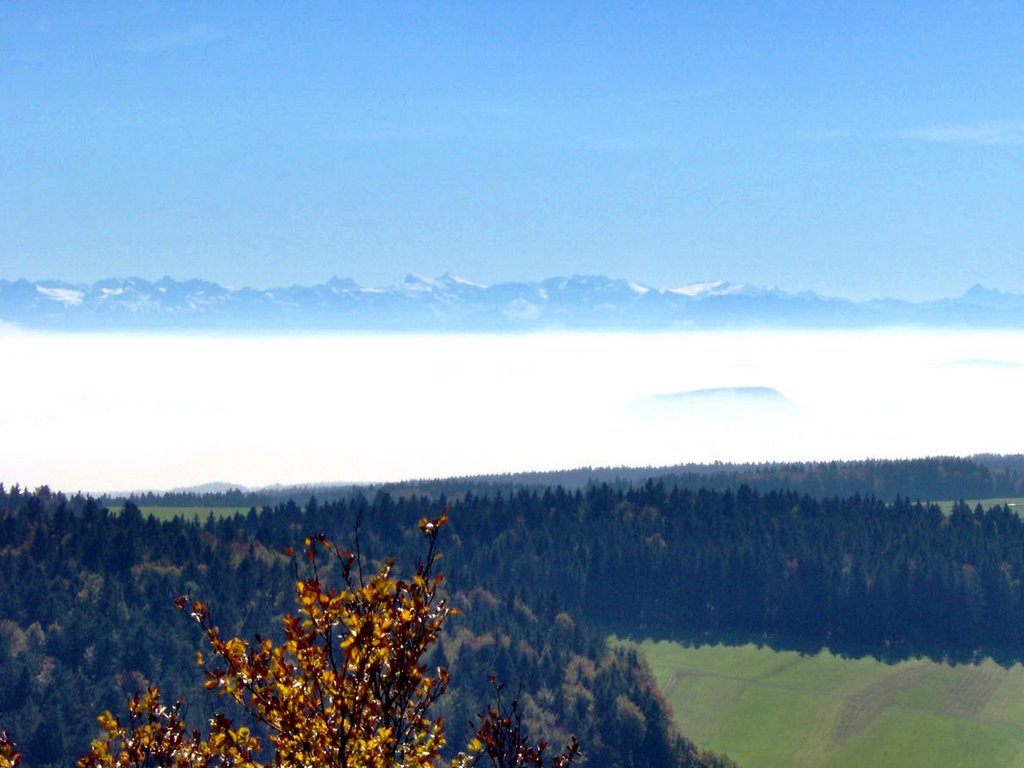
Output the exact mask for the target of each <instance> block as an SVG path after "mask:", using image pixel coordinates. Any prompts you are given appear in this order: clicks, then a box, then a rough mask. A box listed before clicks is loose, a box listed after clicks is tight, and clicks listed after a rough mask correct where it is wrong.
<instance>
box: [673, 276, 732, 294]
mask: <svg viewBox="0 0 1024 768" xmlns="http://www.w3.org/2000/svg"><path fill="white" fill-rule="evenodd" d="M745 289H746V286H744V285H742V284H738V283H728V282H726V281H725V280H711V281H710V282H706V283H689V284H687V285H684V286H681V287H679V288H669V289H668V292H669V293H675V294H677V295H679V296H689V297H690V298H697V297H699V296H732V295H735V294H737V293H742V292H744V290H745Z"/></svg>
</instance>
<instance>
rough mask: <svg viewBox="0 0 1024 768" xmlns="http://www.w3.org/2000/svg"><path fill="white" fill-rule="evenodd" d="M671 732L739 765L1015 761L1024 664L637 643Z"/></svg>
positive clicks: (905, 766)
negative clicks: (675, 728) (665, 706)
mask: <svg viewBox="0 0 1024 768" xmlns="http://www.w3.org/2000/svg"><path fill="white" fill-rule="evenodd" d="M639 648H640V650H641V651H642V652H643V654H644V655H645V656H646V658H647V660H648V662H649V663H650V665H651V668H652V669H653V671H654V674H655V676H656V678H657V680H658V684H659V685H660V686H661V688H662V690H663V691H664V692H665V694H666V696H667V697H668V699H669V702H670V703H671V704H672V709H673V711H674V713H675V718H676V722H677V723H678V724H679V728H680V730H681V731H682V732H683V733H685V734H686V735H687V736H689V737H690V738H692V739H693V740H694V741H696V742H697V744H699V745H700V746H701V747H703V748H705V749H712V750H714V751H716V752H724V753H726V754H728V755H730V756H731V757H732V758H733V759H735V760H737V761H738V762H739V763H740V765H741V766H743V768H796V767H797V766H825V767H827V768H854V767H855V766H856V767H857V768H864V767H865V766H879V767H882V766H886V767H887V766H898V767H900V768H915V767H920V768H932V767H933V766H943V768H958V767H960V766H963V767H964V768H968V767H971V768H974V767H976V766H986V767H988V766H993V767H995V766H1021V767H1024V666H1021V665H1019V664H1018V665H1015V666H1013V667H1010V668H1008V669H1007V668H1004V667H1001V666H999V665H997V664H996V663H995V662H992V661H985V662H983V663H981V664H961V665H956V666H953V665H949V664H940V663H936V662H933V661H929V660H927V659H915V660H910V661H904V662H900V663H898V664H885V663H883V662H880V661H876V660H874V659H871V658H863V659H856V660H850V659H843V658H839V657H837V656H833V655H832V654H831V653H829V652H827V651H824V652H821V653H817V654H814V655H801V654H800V653H798V652H795V651H781V652H780V651H773V650H771V649H768V648H758V647H757V646H754V645H743V646H724V645H716V646H703V647H699V648H695V647H684V646H682V645H680V644H678V643H669V642H664V641H659V642H653V641H645V642H643V643H640V644H639Z"/></svg>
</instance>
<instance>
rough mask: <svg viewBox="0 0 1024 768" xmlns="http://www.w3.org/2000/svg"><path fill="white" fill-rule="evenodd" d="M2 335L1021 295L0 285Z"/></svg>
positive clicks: (687, 314) (621, 316)
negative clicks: (861, 296)
mask: <svg viewBox="0 0 1024 768" xmlns="http://www.w3.org/2000/svg"><path fill="white" fill-rule="evenodd" d="M0 323H4V324H12V325H15V326H19V327H23V328H33V329H51V330H134V329H140V330H142V329H154V330H155V329H167V330H173V329H183V330H218V331H249V330H259V331H271V332H273V331H278V330H279V331H294V330H311V331H316V330H360V331H403V332H407V331H519V330H541V329H579V330H583V329H587V330H589V329H593V330H645V329H665V330H671V329H679V330H683V329H688V328H693V329H712V328H752V327H765V326H767V327H778V328H864V327H874V326H935V327H983V328H1024V295H1022V294H1014V293H1004V292H1000V291H996V290H991V289H987V288H983V287H981V286H975V287H973V288H971V289H970V290H968V291H967V292H966V293H964V294H963V295H962V296H959V297H956V298H950V299H940V300H934V301H926V302H908V301H901V300H896V299H873V300H870V301H852V300H849V299H842V298H834V297H827V296H822V295H820V294H816V293H812V292H802V293H787V292H785V291H781V290H778V289H775V288H769V289H765V288H756V287H750V286H745V285H739V284H735V283H727V282H724V281H714V282H704V283H693V284H690V285H684V286H681V287H677V288H652V287H649V286H645V285H641V284H639V283H636V282H633V281H630V280H624V279H618V278H609V277H602V276H595V275H574V276H572V277H551V278H548V279H546V280H541V281H539V282H515V283H500V284H497V285H481V284H479V283H474V282H472V281H470V280H466V279H464V278H461V277H456V276H453V275H447V274H446V275H442V276H441V277H437V278H429V277H421V276H418V275H409V276H407V277H406V278H405V280H403V281H402V282H401V283H399V284H398V285H392V286H387V287H380V288H378V287H364V286H360V285H358V284H356V283H355V282H354V281H352V280H349V279H343V278H332V279H331V280H329V281H327V282H326V283H322V284H320V285H312V286H299V285H293V286H287V287H280V288H268V289H266V290H260V289H255V288H227V287H224V286H222V285H218V284H217V283H212V282H207V281H203V280H174V279H172V278H169V277H165V278H163V279H161V280H158V281H156V282H150V281H148V280H143V279H140V278H112V279H108V280H101V281H100V282H97V283H94V284H92V285H83V284H73V283H67V282H61V281H57V280H40V281H35V282H31V281H28V280H14V281H11V280H2V279H0Z"/></svg>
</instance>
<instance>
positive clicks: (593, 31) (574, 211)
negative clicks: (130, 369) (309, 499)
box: [0, 2, 1024, 298]
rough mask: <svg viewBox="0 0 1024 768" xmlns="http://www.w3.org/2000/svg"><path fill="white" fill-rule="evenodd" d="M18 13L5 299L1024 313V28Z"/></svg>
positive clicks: (338, 12) (933, 7) (2, 144)
mask: <svg viewBox="0 0 1024 768" xmlns="http://www.w3.org/2000/svg"><path fill="white" fill-rule="evenodd" d="M632 5H633V4H625V3H623V4H617V3H564V4H552V3H531V2H523V3H508V4H505V3H502V4H498V3H483V2H481V3H458V4H454V3H453V4H426V3H397V4H388V3H366V4H356V3H324V4H315V3H302V4H285V3H277V4H251V3H238V4H234V3H216V4H215V3H160V2H137V3H127V4H125V3H45V2H8V3H4V4H2V5H0V277H5V278H9V279H10V278H17V277H27V278H32V279H38V278H64V279H68V280H72V281H92V280H96V279H99V278H102V277H108V276H124V275H138V276H141V277H146V278H151V279H152V278H158V277H160V276H163V275H165V274H167V275H171V276H173V277H178V278H188V277H197V276H198V277H204V278H208V279H212V280H217V281H219V282H222V283H226V284H233V285H243V284H244V285H253V286H257V287H265V286H271V285H278V284H288V283H313V282H320V281H322V280H325V279H327V278H328V277H330V276H331V275H339V276H345V277H352V278H354V279H356V280H357V281H359V282H361V283H364V284H388V283H393V282H397V281H399V280H401V279H402V277H403V276H404V275H405V274H406V273H407V272H418V273H423V274H428V275H436V274H441V273H443V272H446V271H450V272H453V273H457V274H461V275H464V276H466V277H469V278H473V279H476V280H479V281H481V282H487V283H491V282H498V281H504V280H515V279H539V278H542V277H546V276H549V275H553V274H571V273H604V274H608V275H613V276H622V277H629V278H633V279H636V280H639V281H641V282H645V283H648V284H652V285H657V286H665V287H671V286H673V285H679V284H684V283H689V282H695V281H702V280H709V279H727V280H732V281H736V282H747V283H752V284H756V285H765V286H768V285H776V286H779V287H781V288H785V289H788V290H801V289H812V290H817V291H821V292H824V293H830V294H839V295H846V296H851V297H866V296H874V295H893V296H900V297H906V298H927V297H933V296H938V295H952V294H958V293H960V292H962V291H963V290H965V289H966V288H968V287H969V286H970V285H972V284H974V283H977V282H980V283H983V284H985V285H988V286H990V287H996V288H1002V289H1005V290H1014V291H1022V292H1024V269H1021V264H1022V256H1024V167H1022V165H1024V163H1022V160H1024V66H1022V63H1024V4H1020V3H1000V4H986V3H957V4H946V3H935V2H931V3H914V2H907V3H899V4H893V3H869V2H858V3H850V4H839V3H830V2H822V3H785V4H783V3H770V2H765V3H735V4H733V3H728V2H714V3H712V2H704V3H665V4H643V5H642V7H641V8H636V7H631V6H632Z"/></svg>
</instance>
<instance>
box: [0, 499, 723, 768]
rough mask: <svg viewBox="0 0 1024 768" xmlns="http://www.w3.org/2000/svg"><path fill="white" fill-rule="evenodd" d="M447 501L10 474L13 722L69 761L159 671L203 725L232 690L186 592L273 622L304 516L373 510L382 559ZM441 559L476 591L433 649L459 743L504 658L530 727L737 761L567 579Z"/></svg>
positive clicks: (289, 582) (339, 530) (35, 757)
mask: <svg viewBox="0 0 1024 768" xmlns="http://www.w3.org/2000/svg"><path fill="white" fill-rule="evenodd" d="M444 507H445V502H444V501H443V500H434V501H430V500H427V499H424V498H422V497H419V498H411V499H397V500H394V501H393V500H392V499H391V497H390V496H388V495H380V496H378V497H377V498H375V499H374V500H373V501H368V500H367V499H365V498H363V497H354V498H352V499H350V500H349V501H346V502H341V501H339V502H335V503H332V504H319V503H318V502H317V501H316V500H315V499H310V501H309V502H308V503H307V504H305V505H304V506H301V507H300V506H299V505H296V504H295V503H294V502H288V503H285V504H281V505H278V506H275V507H269V506H268V507H266V508H264V509H263V510H261V511H259V512H257V511H256V510H255V509H254V510H252V512H251V513H250V514H249V515H244V516H243V515H239V516H237V517H234V518H226V519H221V520H218V521H214V520H212V519H210V520H208V521H207V522H205V523H202V524H200V523H198V522H195V521H192V522H189V521H186V520H183V519H177V520H173V521H169V522H158V521H156V520H155V519H153V518H151V517H150V518H145V519H144V518H143V516H142V515H141V514H140V513H139V510H138V508H137V507H136V506H135V505H134V504H133V503H131V502H129V503H128V504H126V505H125V507H124V508H123V509H122V510H120V511H119V512H118V513H117V514H112V513H110V511H109V510H108V509H106V508H104V507H101V506H100V505H98V504H97V503H96V501H95V500H93V499H90V498H87V497H83V496H81V495H78V496H74V497H70V498H69V497H66V496H64V495H63V494H59V493H52V492H50V491H49V490H48V489H46V488H42V489H37V490H36V491H33V492H29V493H24V492H21V491H20V489H16V488H15V489H12V490H11V491H7V490H6V489H3V490H0V542H2V543H0V727H2V728H6V729H8V730H10V731H11V732H12V733H13V734H14V735H15V737H16V738H17V739H18V742H19V745H20V747H21V749H22V750H23V752H24V754H25V764H26V765H28V766H51V765H52V766H57V765H69V764H71V763H72V762H73V761H74V759H75V758H76V757H77V756H78V755H80V754H82V753H83V752H84V751H85V750H86V749H87V748H88V745H89V741H90V739H91V738H93V737H94V736H95V734H96V732H97V724H96V721H95V716H96V715H97V714H98V713H99V712H101V711H102V710H104V709H112V710H114V711H115V712H116V711H118V710H119V709H122V710H123V709H124V707H125V705H126V703H127V700H128V697H129V695H130V694H131V693H133V692H136V691H139V690H144V689H145V687H146V686H148V685H150V684H155V685H158V686H159V687H160V688H161V690H162V691H164V692H165V694H166V695H167V696H170V697H173V696H175V695H184V696H186V697H187V700H188V705H187V709H186V719H187V720H188V721H189V722H191V723H193V724H196V725H198V724H200V723H202V722H204V721H205V720H207V719H208V718H209V717H210V716H211V715H212V714H213V712H214V711H215V710H218V709H220V708H221V706H222V702H219V701H211V700H210V699H209V698H208V697H206V696H204V691H203V677H202V674H201V671H200V670H199V668H198V667H197V665H196V663H195V653H196V651H197V650H198V649H199V648H200V647H201V643H200V637H199V636H198V635H197V633H196V631H195V627H194V626H193V625H192V624H191V623H190V622H187V621H183V619H182V616H181V614H180V613H179V612H178V611H177V610H175V607H174V605H173V603H174V599H175V597H176V596H177V595H181V594H190V595H192V596H195V597H199V598H201V599H203V600H204V601H206V602H208V604H210V605H211V607H212V610H213V614H214V621H215V622H216V623H217V624H219V625H220V626H221V627H222V628H223V630H224V632H228V633H232V634H238V635H242V636H252V635H254V634H255V633H259V632H262V633H264V634H271V633H272V632H273V630H274V627H275V626H278V625H279V622H278V621H277V619H278V618H279V617H280V615H281V614H283V613H284V612H285V611H286V610H289V609H290V608H291V606H292V602H293V593H292V588H293V584H294V581H293V579H294V577H293V574H292V570H291V564H290V561H289V559H288V558H287V557H285V556H284V555H283V554H282V552H283V550H284V549H285V548H286V547H288V546H291V545H293V544H294V543H295V542H296V541H301V540H302V537H303V536H304V535H305V533H306V532H308V531H310V530H315V531H321V532H325V533H327V534H329V535H331V536H332V538H336V539H337V540H345V539H351V538H352V537H353V535H354V534H353V531H354V530H355V527H356V525H357V523H358V532H359V535H358V544H359V547H360V551H361V552H362V553H363V555H364V558H365V560H366V564H367V567H370V566H371V564H373V563H380V562H381V561H382V560H384V559H386V558H387V557H388V556H390V555H392V554H394V555H397V556H398V562H399V563H413V562H415V561H416V558H417V557H418V555H419V552H418V545H419V542H418V540H417V538H416V537H417V533H418V532H417V530H416V524H417V521H418V519H419V518H420V517H421V513H422V511H423V510H425V509H431V510H435V511H437V510H442V509H444ZM466 546H467V543H466V542H462V541H460V539H459V537H457V536H456V535H454V534H449V535H448V536H447V537H446V540H445V541H444V542H442V548H444V549H447V550H448V551H449V553H451V552H453V551H454V550H462V549H464V548H465V547H466ZM510 554H511V553H510ZM442 562H443V568H444V570H445V571H446V572H447V575H448V582H447V583H448V589H449V592H450V597H451V599H452V600H453V602H454V604H455V605H457V606H459V607H460V608H461V609H462V612H461V614H460V615H458V616H457V617H453V618H452V620H451V622H450V625H449V631H448V632H447V634H446V635H444V636H443V638H442V640H441V641H440V642H439V644H438V646H437V648H436V658H435V659H434V661H435V662H437V663H442V664H446V665H447V666H448V667H449V669H450V671H451V675H452V679H453V685H452V687H451V688H450V689H449V691H448V694H447V695H446V696H445V697H444V699H443V701H442V702H441V703H442V710H443V714H444V715H445V716H446V717H447V719H448V723H449V728H448V737H449V743H450V744H451V745H452V747H453V749H455V750H457V749H459V747H460V745H465V744H466V743H468V742H469V740H470V738H471V737H472V735H473V725H472V723H473V722H474V721H476V715H477V714H479V713H480V712H481V710H482V709H483V708H484V707H485V706H486V704H487V702H488V701H489V700H490V698H491V696H492V694H493V690H492V688H491V683H490V682H489V678H490V676H492V675H493V676H495V677H496V678H497V679H498V680H504V681H506V683H507V684H508V685H509V686H511V689H512V690H521V697H520V698H521V701H522V703H523V706H524V711H525V713H526V718H527V722H528V724H529V726H530V728H531V731H532V732H533V733H535V734H538V736H539V737H540V738H545V739H547V740H549V741H551V742H552V743H564V741H565V740H566V739H567V738H568V736H569V735H571V734H575V735H576V736H577V737H578V739H579V741H580V742H581V744H582V745H583V750H584V754H585V757H586V759H587V760H588V761H589V762H590V763H591V764H594V765H602V766H644V765H649V766H679V767H680V768H688V767H689V766H712V767H713V766H727V765H731V763H730V762H729V761H728V760H727V759H725V758H718V757H715V756H713V755H709V754H703V753H701V752H700V751H699V750H698V749H696V747H694V745H693V744H692V743H690V742H688V741H687V740H685V739H683V738H682V737H680V736H679V735H678V733H677V732H676V731H675V728H674V726H673V724H672V722H671V713H670V712H669V710H668V709H667V706H666V704H665V702H664V699H663V697H662V696H661V694H660V692H659V691H658V690H657V687H656V686H655V684H654V681H653V678H652V677H651V675H650V673H649V671H648V670H647V668H646V666H645V665H644V664H643V663H642V661H641V660H640V659H639V658H638V657H637V656H636V654H635V652H633V651H631V650H628V649H610V648H609V647H608V646H607V644H606V642H605V636H604V633H603V631H602V630H601V629H600V628H599V627H598V625H596V624H594V623H592V622H586V621H585V620H583V619H581V618H580V617H573V616H571V615H570V614H568V613H567V612H565V611H564V610H563V608H562V606H561V604H560V602H559V600H558V598H557V596H556V595H552V594H545V593H543V592H537V591H534V590H532V589H531V586H530V584H529V583H526V584H505V585H501V584H497V583H491V584H489V585H488V586H485V585H484V584H483V582H482V581H481V580H479V579H477V578H476V575H477V574H476V573H475V570H474V569H475V568H476V567H479V565H480V563H479V561H476V560H474V559H472V558H468V559H467V558H460V563H461V565H460V566H459V567H458V568H457V570H458V573H455V571H456V568H455V567H453V566H454V557H453V556H449V557H448V558H447V559H446V560H444V561H442ZM236 714H237V713H236Z"/></svg>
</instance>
